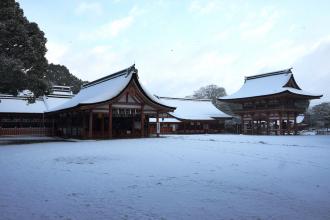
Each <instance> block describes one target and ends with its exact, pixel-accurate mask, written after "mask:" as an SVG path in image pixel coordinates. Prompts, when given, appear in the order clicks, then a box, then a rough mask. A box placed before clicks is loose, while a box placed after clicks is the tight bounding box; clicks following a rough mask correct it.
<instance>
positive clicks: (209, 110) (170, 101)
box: [159, 97, 232, 120]
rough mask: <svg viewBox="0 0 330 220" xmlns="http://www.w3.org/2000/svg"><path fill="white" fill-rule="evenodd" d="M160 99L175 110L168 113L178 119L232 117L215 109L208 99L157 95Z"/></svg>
mask: <svg viewBox="0 0 330 220" xmlns="http://www.w3.org/2000/svg"><path fill="white" fill-rule="evenodd" d="M159 99H160V100H161V101H163V102H164V103H166V104H167V105H170V106H175V107H176V110H175V111H174V112H171V113H169V114H170V115H171V116H173V117H175V118H177V119H179V120H214V119H216V118H232V117H231V116H230V115H227V114H225V113H223V112H222V111H220V110H219V109H217V108H216V107H215V106H214V105H213V104H212V101H211V100H210V99H191V98H171V97H159Z"/></svg>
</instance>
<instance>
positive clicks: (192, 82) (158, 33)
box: [18, 0, 330, 101]
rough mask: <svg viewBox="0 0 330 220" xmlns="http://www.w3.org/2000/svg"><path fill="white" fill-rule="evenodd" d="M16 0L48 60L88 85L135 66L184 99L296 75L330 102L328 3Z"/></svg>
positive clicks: (155, 85) (153, 83)
mask: <svg viewBox="0 0 330 220" xmlns="http://www.w3.org/2000/svg"><path fill="white" fill-rule="evenodd" d="M18 2H19V3H20V4H21V7H22V8H23V9H24V12H25V15H26V16H27V17H28V19H29V20H31V21H36V22H37V23H38V24H39V26H40V28H41V29H42V30H43V31H44V32H45V34H46V37H47V39H48V44H47V47H48V50H49V52H48V54H47V58H48V60H49V61H50V62H54V63H60V64H63V65H66V66H67V67H68V68H69V69H70V70H71V71H72V72H73V73H74V74H75V75H77V76H78V77H80V78H82V79H84V80H94V79H96V78H99V77H102V76H104V75H107V74H110V73H112V72H114V71H117V70H120V69H122V68H125V67H127V66H129V65H131V64H132V63H134V62H135V63H136V66H137V68H138V69H139V75H140V78H141V80H142V82H143V83H144V84H145V85H146V87H147V88H148V89H149V90H151V92H152V93H156V94H158V95H163V96H178V97H182V96H186V95H190V94H192V93H193V91H194V90H197V89H198V88H199V87H201V86H205V85H207V84H217V85H219V86H223V87H225V88H226V90H227V92H228V93H229V94H230V93H233V92H235V91H236V90H237V89H238V88H239V87H240V86H241V85H242V83H243V80H244V76H246V75H253V74H257V73H262V72H264V71H274V70H279V69H282V68H289V67H294V70H293V71H294V74H295V76H296V79H297V81H298V83H299V84H300V85H301V87H302V88H303V89H305V90H307V91H311V92H315V93H321V94H325V98H324V99H323V100H322V101H329V100H330V92H329V89H328V86H329V84H330V62H329V61H328V60H329V57H330V28H329V23H330V13H329V9H330V1H273V2H272V1H212V0H205V1H196V0H182V1H175V0H169V1H165V0H158V1H157V0H155V1H152V0H149V1H126V0H113V1H111V0H95V1H93V0H85V1H82V0H56V1H52V0H44V1H41V0H19V1H18ZM315 2H317V3H315Z"/></svg>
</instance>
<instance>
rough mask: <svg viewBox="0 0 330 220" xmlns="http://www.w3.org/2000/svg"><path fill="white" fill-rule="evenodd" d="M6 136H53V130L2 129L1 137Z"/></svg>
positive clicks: (0, 130)
mask: <svg viewBox="0 0 330 220" xmlns="http://www.w3.org/2000/svg"><path fill="white" fill-rule="evenodd" d="M4 135H38V136H50V135H52V129H51V128H0V136H4Z"/></svg>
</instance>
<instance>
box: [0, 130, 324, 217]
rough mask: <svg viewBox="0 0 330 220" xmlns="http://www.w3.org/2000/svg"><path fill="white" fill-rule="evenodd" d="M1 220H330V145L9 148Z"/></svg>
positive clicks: (229, 141) (198, 138)
mask: <svg viewBox="0 0 330 220" xmlns="http://www.w3.org/2000/svg"><path fill="white" fill-rule="evenodd" d="M0 219H20V220H21V219H23V220H25V219H27V220H34V219H42V220H47V219H64V220H69V219H71V220H76V219H77V220H85V219H86V220H95V219H228V220H229V219H235V220H236V219H244V220H245V219H248V220H249V219H255V220H256V219H299V220H302V219H313V220H314V219H330V136H286V137H267V136H242V135H191V136H188V135H187V136H166V137H163V138H148V139H126V140H105V141H77V142H55V143H40V144H25V145H2V146H0Z"/></svg>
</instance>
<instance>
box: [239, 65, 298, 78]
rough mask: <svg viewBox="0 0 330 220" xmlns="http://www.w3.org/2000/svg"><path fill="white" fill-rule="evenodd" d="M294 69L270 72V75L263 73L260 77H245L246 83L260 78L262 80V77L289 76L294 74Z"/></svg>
mask: <svg viewBox="0 0 330 220" xmlns="http://www.w3.org/2000/svg"><path fill="white" fill-rule="evenodd" d="M291 70H292V67H291V68H289V69H284V70H278V71H273V72H268V73H262V74H258V75H253V76H246V77H245V81H246V80H251V79H258V78H262V77H267V76H276V75H280V74H289V73H292V71H291Z"/></svg>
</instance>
